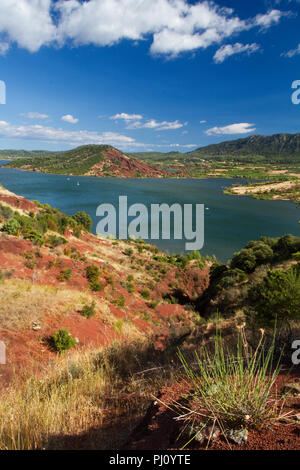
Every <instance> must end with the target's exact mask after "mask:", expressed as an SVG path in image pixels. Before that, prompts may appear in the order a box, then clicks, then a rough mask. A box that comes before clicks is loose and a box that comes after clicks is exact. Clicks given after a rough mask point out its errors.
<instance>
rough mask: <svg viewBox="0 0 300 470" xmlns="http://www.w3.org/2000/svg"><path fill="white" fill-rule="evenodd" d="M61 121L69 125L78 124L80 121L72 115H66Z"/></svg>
mask: <svg viewBox="0 0 300 470" xmlns="http://www.w3.org/2000/svg"><path fill="white" fill-rule="evenodd" d="M61 120H62V121H64V122H68V123H69V124H77V122H78V121H79V119H77V118H75V117H74V116H72V114H66V115H65V116H62V117H61Z"/></svg>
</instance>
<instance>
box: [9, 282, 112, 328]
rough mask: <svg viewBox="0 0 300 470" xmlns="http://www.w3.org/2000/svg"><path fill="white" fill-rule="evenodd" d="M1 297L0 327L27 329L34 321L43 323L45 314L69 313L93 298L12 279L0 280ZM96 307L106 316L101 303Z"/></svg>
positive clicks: (86, 294) (58, 288)
mask: <svg viewBox="0 0 300 470" xmlns="http://www.w3.org/2000/svg"><path fill="white" fill-rule="evenodd" d="M0 299H1V302H0V326H1V328H7V329H12V330H20V329H24V328H30V327H31V325H32V323H33V322H34V321H38V322H40V323H42V321H43V318H45V316H46V315H56V316H57V315H58V316H59V315H62V316H64V315H68V314H69V313H71V312H74V311H77V310H81V309H82V308H83V306H84V305H85V304H91V302H92V301H93V298H92V297H91V296H90V295H89V294H88V293H80V292H77V291H74V290H69V289H65V288H60V287H51V286H40V285H35V284H32V283H30V282H27V281H19V280H15V279H8V280H5V281H4V282H1V283H0ZM96 310H97V311H98V312H101V314H102V315H103V316H105V317H108V314H109V312H108V308H107V306H106V305H105V304H104V303H100V302H97V305H96Z"/></svg>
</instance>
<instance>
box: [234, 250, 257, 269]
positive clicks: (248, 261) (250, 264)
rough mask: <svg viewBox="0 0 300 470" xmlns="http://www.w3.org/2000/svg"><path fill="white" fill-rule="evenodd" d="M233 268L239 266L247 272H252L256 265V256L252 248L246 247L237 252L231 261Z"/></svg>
mask: <svg viewBox="0 0 300 470" xmlns="http://www.w3.org/2000/svg"><path fill="white" fill-rule="evenodd" d="M230 266H231V267H232V268H238V269H241V270H242V271H245V272H246V273H251V272H252V271H254V269H255V267H256V256H255V254H254V251H253V249H252V248H244V249H243V250H241V251H240V252H239V253H236V254H235V255H234V256H233V258H232V261H231V264H230Z"/></svg>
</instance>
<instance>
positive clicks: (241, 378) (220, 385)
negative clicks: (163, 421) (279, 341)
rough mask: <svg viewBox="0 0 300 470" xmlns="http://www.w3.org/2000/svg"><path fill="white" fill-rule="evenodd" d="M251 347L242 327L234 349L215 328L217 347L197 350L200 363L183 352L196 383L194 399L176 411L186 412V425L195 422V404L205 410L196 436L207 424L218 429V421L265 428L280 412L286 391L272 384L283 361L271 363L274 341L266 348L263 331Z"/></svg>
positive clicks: (236, 426) (190, 377) (222, 424)
mask: <svg viewBox="0 0 300 470" xmlns="http://www.w3.org/2000/svg"><path fill="white" fill-rule="evenodd" d="M251 352H252V354H249V345H248V343H247V339H246V335H245V334H244V331H243V329H241V339H240V341H239V343H238V345H237V347H236V351H234V352H232V353H231V352H229V351H228V350H227V348H226V345H225V343H224V340H223V339H222V338H221V337H220V335H219V334H217V336H216V338H215V344H214V348H213V351H211V349H210V348H208V347H205V348H204V350H203V353H202V354H201V357H199V356H198V354H197V353H196V354H195V356H196V364H197V367H195V366H194V365H189V363H188V361H187V360H186V359H185V358H184V356H183V355H182V354H181V353H179V358H180V360H181V362H182V364H183V367H184V370H185V373H186V376H187V379H186V380H188V383H189V385H190V388H192V389H193V393H192V394H191V396H192V401H193V403H194V405H193V404H191V405H190V406H189V405H186V404H185V407H184V409H183V408H182V409H179V410H178V412H179V413H180V414H184V415H185V416H186V420H185V425H186V426H187V425H188V424H189V423H191V424H192V425H193V424H194V423H195V424H196V420H195V416H194V415H195V409H196V410H203V414H201V421H202V420H204V424H203V423H199V424H198V426H197V424H196V427H198V429H197V430H196V432H195V433H194V437H196V436H197V434H199V433H201V430H202V429H203V428H204V427H205V426H208V425H210V426H212V430H214V427H215V425H216V424H217V426H218V427H219V428H220V430H221V432H222V433H224V434H225V433H227V432H228V430H230V429H234V430H236V429H243V428H244V429H249V428H254V429H261V428H262V427H264V428H267V427H268V426H270V425H271V424H274V423H275V422H276V421H277V420H279V419H280V418H282V416H281V407H280V406H279V403H280V400H282V397H280V396H278V394H277V393H276V390H273V386H274V383H275V381H276V379H277V377H278V375H279V372H280V366H279V365H278V364H273V355H274V344H272V345H271V347H269V348H268V350H267V351H266V350H265V348H264V344H263V334H262V337H261V341H260V343H259V345H258V347H257V349H256V350H255V351H251ZM193 362H194V361H193ZM178 401H179V400H178ZM179 402H180V401H179ZM189 411H191V413H189ZM212 432H213V431H212ZM192 439H193V437H192Z"/></svg>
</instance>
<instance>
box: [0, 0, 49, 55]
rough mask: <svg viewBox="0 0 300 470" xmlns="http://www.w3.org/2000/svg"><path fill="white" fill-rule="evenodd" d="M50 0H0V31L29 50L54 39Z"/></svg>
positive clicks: (36, 49) (34, 49)
mask: <svg viewBox="0 0 300 470" xmlns="http://www.w3.org/2000/svg"><path fill="white" fill-rule="evenodd" d="M51 6H53V2H52V0H1V2H0V33H2V34H3V35H4V36H5V37H6V38H7V39H8V40H10V41H13V42H16V43H17V44H18V46H19V47H22V48H24V49H27V50H29V51H30V52H36V51H38V50H39V49H40V48H41V47H42V46H43V45H46V44H50V43H51V42H53V41H54V40H55V39H56V34H57V29H56V26H55V25H54V23H53V20H52V18H51V15H50V7H51Z"/></svg>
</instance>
